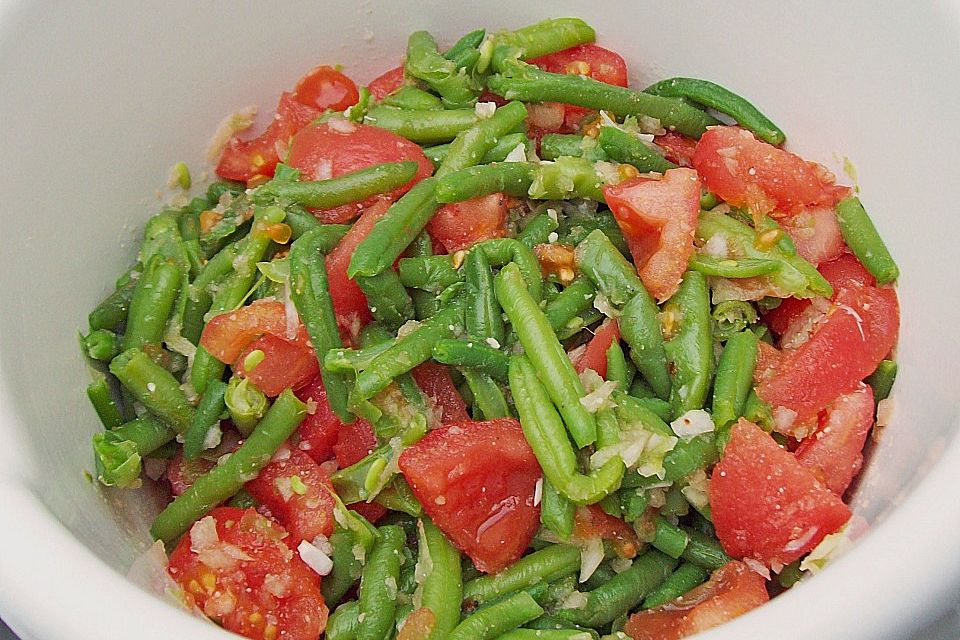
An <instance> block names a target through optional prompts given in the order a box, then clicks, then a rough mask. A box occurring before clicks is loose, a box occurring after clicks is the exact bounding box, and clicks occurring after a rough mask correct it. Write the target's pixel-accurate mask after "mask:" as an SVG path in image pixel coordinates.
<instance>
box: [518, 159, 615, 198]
mask: <svg viewBox="0 0 960 640" xmlns="http://www.w3.org/2000/svg"><path fill="white" fill-rule="evenodd" d="M605 182H606V181H605V179H604V177H603V176H602V175H601V173H600V172H599V171H598V170H597V168H596V166H595V165H594V164H593V163H592V162H590V161H589V160H587V159H585V158H576V157H573V156H561V157H559V158H557V159H556V160H554V161H553V162H549V163H541V164H539V165H538V166H537V170H536V172H535V173H534V178H533V183H532V184H531V185H530V188H529V189H528V191H527V195H528V196H529V197H531V198H534V199H537V200H569V199H571V198H586V199H588V200H596V201H597V202H604V198H603V190H602V188H603V185H604V183H605Z"/></svg>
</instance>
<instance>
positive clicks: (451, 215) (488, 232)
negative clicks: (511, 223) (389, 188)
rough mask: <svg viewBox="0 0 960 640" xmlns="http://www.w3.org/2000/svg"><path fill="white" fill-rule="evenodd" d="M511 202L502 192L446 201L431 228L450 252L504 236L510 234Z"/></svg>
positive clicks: (432, 221) (431, 221) (430, 231)
mask: <svg viewBox="0 0 960 640" xmlns="http://www.w3.org/2000/svg"><path fill="white" fill-rule="evenodd" d="M507 204H508V198H507V196H505V195H504V194H502V193H491V194H488V195H485V196H479V197H477V198H470V199H469V200H463V201H462V202H451V203H449V204H445V205H443V206H442V207H440V209H439V210H438V211H437V213H436V215H434V216H433V218H432V219H431V220H430V222H429V223H428V224H427V231H428V232H429V233H430V236H431V237H432V238H434V239H435V240H438V241H439V242H440V243H441V244H443V246H444V248H445V249H446V250H447V253H453V252H455V251H460V250H461V249H467V248H469V247H471V246H473V245H474V244H476V243H477V242H480V241H481V240H488V239H490V238H502V237H504V236H505V235H506V234H507V230H506V228H505V226H504V224H505V223H506V221H507Z"/></svg>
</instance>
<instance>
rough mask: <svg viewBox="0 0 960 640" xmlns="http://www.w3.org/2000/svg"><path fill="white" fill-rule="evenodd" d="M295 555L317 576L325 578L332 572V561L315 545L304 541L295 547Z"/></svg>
mask: <svg viewBox="0 0 960 640" xmlns="http://www.w3.org/2000/svg"><path fill="white" fill-rule="evenodd" d="M328 544H329V543H328ZM297 553H299V554H300V559H301V560H303V562H304V563H305V564H306V565H307V566H308V567H310V568H311V569H313V571H314V573H316V574H317V575H321V576H326V575H329V574H330V572H331V571H333V560H331V559H330V556H328V555H327V554H326V553H324V552H323V551H322V550H320V549H319V548H318V547H317V546H316V545H313V544H310V543H309V542H307V541H306V540H304V541H303V542H301V543H300V544H299V545H298V546H297Z"/></svg>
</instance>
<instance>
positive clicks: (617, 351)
mask: <svg viewBox="0 0 960 640" xmlns="http://www.w3.org/2000/svg"><path fill="white" fill-rule="evenodd" d="M606 355H607V375H606V378H607V380H611V381H613V382H616V383H617V388H618V389H629V388H630V383H631V382H632V381H633V376H632V373H631V370H630V367H631V366H632V365H630V364H629V363H628V362H627V357H626V356H625V355H624V353H623V348H622V347H621V346H620V341H619V340H615V341H614V342H612V343H611V344H610V347H609V348H608V349H607V354H606Z"/></svg>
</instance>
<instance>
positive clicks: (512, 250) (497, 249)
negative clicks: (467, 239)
mask: <svg viewBox="0 0 960 640" xmlns="http://www.w3.org/2000/svg"><path fill="white" fill-rule="evenodd" d="M471 250H472V251H483V252H484V253H485V254H486V255H487V260H488V261H489V262H490V266H491V267H503V266H504V265H506V264H508V263H511V262H512V263H513V264H514V265H516V268H517V269H519V271H520V274H521V276H522V277H523V281H524V283H525V284H526V286H527V292H528V293H529V294H530V297H532V298H533V299H534V300H535V301H537V302H538V303H539V302H540V300H541V299H542V298H543V280H542V276H541V272H540V262H539V261H538V260H537V256H536V255H535V254H534V253H533V251H531V250H530V249H529V248H528V247H527V246H526V245H525V244H523V243H522V242H520V241H519V240H515V239H514V238H491V239H490V240H483V241H482V242H478V243H477V244H475V245H474V246H473V248H472V249H471Z"/></svg>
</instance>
